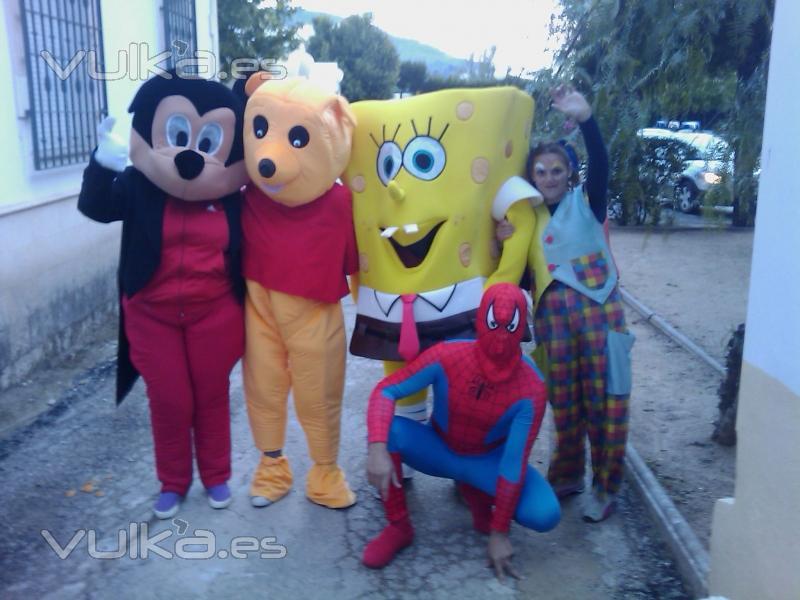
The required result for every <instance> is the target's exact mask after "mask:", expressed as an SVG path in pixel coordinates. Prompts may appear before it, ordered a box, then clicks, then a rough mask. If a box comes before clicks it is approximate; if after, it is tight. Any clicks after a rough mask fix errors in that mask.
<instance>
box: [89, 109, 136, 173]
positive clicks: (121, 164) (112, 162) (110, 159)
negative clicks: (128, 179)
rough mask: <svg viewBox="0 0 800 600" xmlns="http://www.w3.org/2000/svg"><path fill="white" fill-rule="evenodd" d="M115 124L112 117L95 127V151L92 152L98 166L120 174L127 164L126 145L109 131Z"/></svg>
mask: <svg viewBox="0 0 800 600" xmlns="http://www.w3.org/2000/svg"><path fill="white" fill-rule="evenodd" d="M115 122H116V119H115V118H114V117H106V118H105V119H103V120H102V121H101V122H100V124H99V125H98V126H97V150H95V152H94V159H95V160H96V161H97V162H98V163H99V164H100V166H102V167H105V168H106V169H110V170H112V171H116V172H117V173H121V172H122V171H124V170H125V165H127V164H128V144H126V143H125V141H124V140H123V139H122V138H121V137H119V136H118V135H115V134H114V133H113V132H112V131H111V130H112V129H114V123H115Z"/></svg>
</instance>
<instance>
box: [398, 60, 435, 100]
mask: <svg viewBox="0 0 800 600" xmlns="http://www.w3.org/2000/svg"><path fill="white" fill-rule="evenodd" d="M427 76H428V68H427V67H426V66H425V63H424V62H414V61H409V60H407V61H403V62H402V63H400V77H399V79H398V80H397V87H399V88H400V91H401V92H410V93H412V94H416V93H418V92H419V91H420V90H421V89H422V86H423V85H425V79H426V77H427Z"/></svg>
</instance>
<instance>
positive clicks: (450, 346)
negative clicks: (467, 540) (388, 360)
mask: <svg viewBox="0 0 800 600" xmlns="http://www.w3.org/2000/svg"><path fill="white" fill-rule="evenodd" d="M526 312H527V306H526V302H525V298H524V296H523V295H522V292H521V291H520V290H519V288H518V287H517V286H515V285H511V284H497V285H494V286H492V287H490V288H489V289H488V290H487V291H486V292H485V294H484V296H483V298H482V300H481V305H480V308H479V309H478V323H477V330H478V339H477V340H474V341H472V340H470V341H453V342H444V343H441V344H438V345H436V346H434V347H432V348H430V349H429V350H427V351H425V352H423V353H422V354H421V355H420V356H419V357H418V358H416V359H415V360H414V361H413V362H411V363H409V364H408V365H407V366H406V367H405V368H403V369H401V370H399V371H397V372H396V373H394V374H392V375H390V376H389V377H387V378H385V379H383V381H381V382H380V383H379V384H378V386H377V387H376V388H375V389H374V390H373V392H372V394H371V396H370V400H369V409H368V413H367V420H368V424H367V426H368V437H369V442H370V444H373V443H387V449H388V451H389V454H390V457H391V459H392V463H393V465H394V469H395V471H396V472H397V473H398V477H399V476H400V475H399V473H400V471H399V469H400V464H401V462H405V463H406V464H408V465H410V466H411V467H413V468H414V469H417V470H418V471H422V472H423V473H427V474H428V475H433V476H436V477H446V478H450V479H455V480H456V481H458V482H459V488H460V489H461V491H462V494H463V496H464V498H465V499H466V501H467V503H468V505H469V507H470V511H471V512H472V517H473V523H474V526H475V528H476V529H477V530H479V531H481V532H483V533H489V532H490V531H492V530H493V531H498V532H507V531H508V529H509V526H510V524H511V519H512V518H513V519H515V520H516V521H517V522H519V523H520V524H522V525H523V526H525V527H528V528H531V529H534V530H536V531H548V530H550V529H552V528H553V527H555V525H556V524H557V523H558V521H559V519H560V517H561V511H560V508H559V504H558V501H557V499H556V497H555V494H554V493H553V491H552V489H551V488H550V485H549V484H548V483H547V482H546V481H545V480H544V479H543V478H542V477H541V475H539V473H538V472H537V471H536V470H535V469H533V468H532V467H530V466H529V465H528V456H529V454H530V451H531V448H532V446H533V442H534V440H535V439H536V435H537V433H538V431H539V427H540V425H541V422H542V418H543V417H544V411H545V407H546V397H547V389H546V387H545V385H544V383H543V381H542V376H541V374H540V372H539V370H538V369H537V368H536V365H535V364H534V363H533V362H532V361H531V360H530V359H528V357H526V356H524V355H523V354H522V352H521V349H520V342H521V340H522V335H523V332H524V331H525V328H526V324H525V315H526ZM428 385H432V386H433V396H434V399H433V413H432V415H431V419H430V424H429V425H423V424H420V423H417V422H414V421H412V420H410V419H406V418H404V417H399V416H395V415H394V402H395V400H397V399H399V398H403V397H405V396H408V395H409V394H411V393H414V392H416V391H418V390H420V389H423V388H425V387H426V386H428ZM492 505H494V510H492ZM384 508H385V511H386V518H387V520H388V521H389V525H387V526H386V528H384V530H383V531H382V532H381V533H380V534H379V535H378V537H376V538H375V539H374V540H372V542H370V543H369V544H368V545H367V547H366V548H365V550H364V557H363V560H364V564H366V565H367V566H370V567H383V566H385V565H386V564H388V563H389V562H390V561H391V560H392V558H394V555H395V554H396V553H397V552H398V551H399V550H400V549H402V548H403V547H405V546H407V545H408V544H410V543H411V540H412V539H413V529H412V527H411V523H410V521H409V517H408V511H407V508H406V502H405V494H404V492H403V489H402V487H396V486H394V485H389V492H388V494H387V495H386V496H385V497H384Z"/></svg>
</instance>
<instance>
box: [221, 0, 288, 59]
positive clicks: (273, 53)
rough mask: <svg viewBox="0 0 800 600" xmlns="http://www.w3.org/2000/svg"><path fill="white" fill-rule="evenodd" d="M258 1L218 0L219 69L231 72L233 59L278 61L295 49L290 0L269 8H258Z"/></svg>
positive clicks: (259, 6)
mask: <svg viewBox="0 0 800 600" xmlns="http://www.w3.org/2000/svg"><path fill="white" fill-rule="evenodd" d="M262 4H263V3H262V2H261V0H219V2H218V5H217V12H218V15H219V51H220V55H221V56H220V66H221V69H222V70H223V71H224V72H226V73H230V72H231V62H232V61H233V60H236V59H237V58H246V59H256V60H259V61H261V60H265V59H275V60H277V59H280V58H283V57H285V56H286V55H287V54H288V53H289V52H291V51H292V50H294V49H295V48H297V46H298V45H299V44H300V40H299V39H298V38H297V30H298V28H299V25H291V24H290V21H291V17H292V15H293V14H294V12H295V11H296V10H297V9H295V8H292V7H291V6H290V0H276V1H275V2H274V6H273V7H271V8H262V7H261V5H262Z"/></svg>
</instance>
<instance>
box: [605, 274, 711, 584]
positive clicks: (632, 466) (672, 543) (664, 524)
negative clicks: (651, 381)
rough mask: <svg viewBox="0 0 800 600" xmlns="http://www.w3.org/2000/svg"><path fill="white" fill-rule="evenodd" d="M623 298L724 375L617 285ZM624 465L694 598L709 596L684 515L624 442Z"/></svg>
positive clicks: (705, 565) (700, 553)
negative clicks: (625, 448)
mask: <svg viewBox="0 0 800 600" xmlns="http://www.w3.org/2000/svg"><path fill="white" fill-rule="evenodd" d="M620 293H621V295H622V299H623V300H624V301H625V303H626V304H628V305H629V306H630V307H631V308H633V309H634V310H635V311H636V312H638V313H639V314H640V315H642V317H644V318H645V320H646V321H647V322H648V323H651V324H652V325H653V326H654V327H656V328H657V329H658V330H659V331H661V332H662V333H663V334H665V335H666V336H668V337H669V338H670V339H672V340H673V341H674V342H675V343H677V344H678V345H680V346H682V347H683V348H685V349H686V350H688V351H689V352H691V353H692V354H695V355H696V356H698V357H699V358H701V359H702V360H703V361H705V362H706V363H707V364H708V365H709V366H710V367H711V368H712V369H714V370H715V371H717V372H718V373H720V374H721V375H723V376H724V375H725V367H724V366H723V365H722V364H721V363H720V362H719V361H717V360H716V359H715V358H713V357H711V356H710V355H709V354H708V353H707V352H706V351H705V350H703V349H702V348H700V347H699V346H698V345H697V344H695V343H694V342H693V341H692V340H690V339H689V338H688V337H686V336H685V335H684V334H682V333H680V332H679V331H678V330H677V329H675V327H673V326H672V325H671V324H670V323H669V322H667V321H666V320H665V319H664V318H662V317H661V316H659V315H657V314H656V313H655V311H653V310H652V309H650V308H649V307H647V306H646V305H645V304H643V303H642V302H641V301H640V300H639V299H638V298H636V297H635V296H633V295H632V294H631V293H630V292H628V291H627V290H625V289H623V288H622V286H620ZM625 466H626V469H627V472H628V475H629V476H630V477H629V480H630V481H631V482H632V483H633V485H634V487H635V488H636V491H637V492H638V493H639V495H640V496H641V497H642V498H643V499H644V501H645V505H646V506H647V509H648V511H649V512H650V515H651V516H652V517H653V520H654V521H655V522H656V527H657V528H658V530H659V533H660V534H661V536H662V537H663V538H664V539H665V541H666V542H667V545H668V546H669V548H670V550H671V551H672V554H673V556H674V557H675V561H676V564H677V567H678V571H679V572H680V574H681V577H682V578H683V581H684V583H685V584H686V585H687V586H688V587H689V589H690V590H691V592H692V594H694V596H695V597H696V598H705V597H706V596H707V595H708V574H709V570H710V567H709V564H710V559H709V554H708V552H707V551H706V549H705V548H704V547H703V545H702V544H701V543H700V540H699V539H698V538H697V535H696V534H695V533H694V530H693V529H692V528H691V526H690V525H689V524H688V523H687V522H686V519H684V518H683V515H682V514H681V513H680V511H679V510H678V509H677V508H676V506H675V504H674V503H673V502H672V500H671V499H670V497H669V496H668V495H667V493H666V491H665V490H664V488H663V487H662V486H661V484H660V483H659V482H658V480H657V479H656V477H655V475H654V474H653V472H652V471H651V470H650V468H649V467H648V466H647V465H646V464H645V462H644V461H643V460H642V458H641V456H639V453H638V452H637V451H636V448H634V447H633V445H632V444H630V443H629V444H628V445H627V450H626V457H625Z"/></svg>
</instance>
